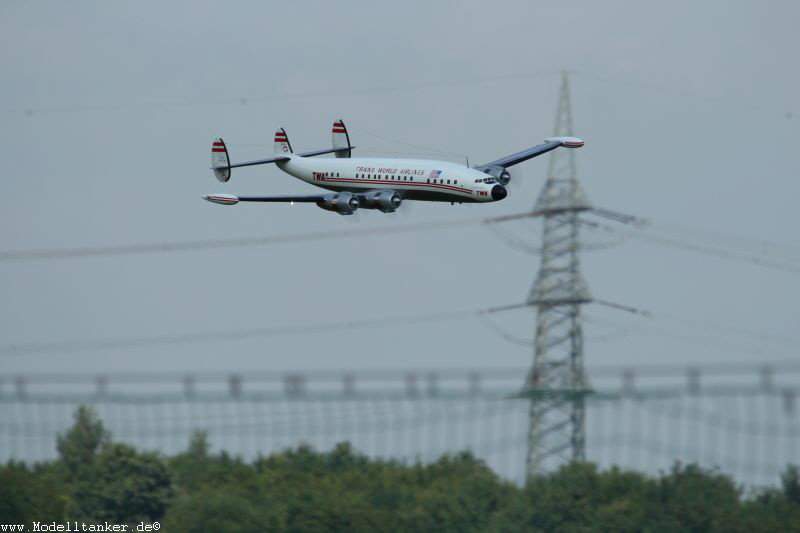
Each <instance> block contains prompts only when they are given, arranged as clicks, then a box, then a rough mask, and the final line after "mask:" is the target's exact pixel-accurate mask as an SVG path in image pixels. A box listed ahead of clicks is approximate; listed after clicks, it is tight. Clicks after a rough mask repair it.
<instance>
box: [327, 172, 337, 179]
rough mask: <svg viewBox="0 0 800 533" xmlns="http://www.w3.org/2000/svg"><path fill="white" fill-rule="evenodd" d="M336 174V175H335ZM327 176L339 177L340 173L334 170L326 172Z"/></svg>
mask: <svg viewBox="0 0 800 533" xmlns="http://www.w3.org/2000/svg"><path fill="white" fill-rule="evenodd" d="M334 174H336V176H334ZM325 177H326V178H334V177H336V178H338V177H339V173H338V172H335V173H334V172H326V173H325Z"/></svg>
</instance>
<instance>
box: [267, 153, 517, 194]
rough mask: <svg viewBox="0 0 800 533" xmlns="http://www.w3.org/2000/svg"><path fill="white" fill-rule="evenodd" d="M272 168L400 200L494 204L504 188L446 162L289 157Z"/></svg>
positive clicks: (334, 188) (326, 186) (317, 182)
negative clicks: (391, 194) (388, 194)
mask: <svg viewBox="0 0 800 533" xmlns="http://www.w3.org/2000/svg"><path fill="white" fill-rule="evenodd" d="M276 164H277V166H278V168H280V169H281V170H283V171H284V172H286V173H287V174H290V175H292V176H294V177H296V178H298V179H300V180H302V181H305V182H306V183H310V184H312V185H316V186H317V187H322V188H323V189H328V190H330V191H336V192H342V191H348V192H352V193H364V192H369V191H381V190H392V191H396V192H397V193H398V194H400V195H401V197H402V198H403V199H404V200H427V201H438V202H458V203H462V202H466V203H475V202H494V201H497V200H502V199H503V198H505V197H506V190H505V187H503V186H502V185H500V184H498V183H497V180H496V179H495V178H493V177H492V176H490V175H488V174H485V173H484V172H481V171H479V170H476V169H473V168H469V167H466V166H463V165H458V164H455V163H449V162H446V161H428V160H423V159H389V158H330V159H322V158H310V157H300V156H291V159H289V160H288V161H278V162H276Z"/></svg>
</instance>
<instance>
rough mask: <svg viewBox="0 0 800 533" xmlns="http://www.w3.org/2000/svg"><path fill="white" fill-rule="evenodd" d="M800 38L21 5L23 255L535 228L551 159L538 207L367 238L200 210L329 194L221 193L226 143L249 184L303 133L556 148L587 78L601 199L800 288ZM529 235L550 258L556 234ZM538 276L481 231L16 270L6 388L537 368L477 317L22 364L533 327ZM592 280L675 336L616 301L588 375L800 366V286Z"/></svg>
mask: <svg viewBox="0 0 800 533" xmlns="http://www.w3.org/2000/svg"><path fill="white" fill-rule="evenodd" d="M798 20H800V7H798V3H797V2H795V1H791V0H789V1H770V2H761V3H754V2H745V1H736V2H734V1H721V0H719V1H712V2H696V1H684V0H679V1H673V2H658V3H655V2H623V1H609V2H591V1H572V2H561V3H553V2H530V1H519V2H491V3H490V2H474V1H463V2H417V1H407V2H397V3H393V4H392V5H388V4H386V3H380V2H282V3H273V2H254V1H253V2H222V3H221V2H206V1H192V2H153V1H140V2H100V1H96V0H95V1H71V2H61V1H17V0H4V1H0V30H1V31H0V65H1V66H2V74H0V116H2V127H0V136H1V137H0V159H1V160H2V161H3V162H4V163H5V171H4V180H3V183H4V188H3V191H4V199H3V200H2V206H3V207H2V210H0V224H2V227H3V228H4V230H3V231H2V232H0V251H15V250H32V249H37V250H38V249H52V248H71V247H93V246H106V245H108V246H117V245H126V244H137V243H161V242H172V241H185V240H202V239H235V238H243V237H245V238H246V237H259V236H272V235H285V234H293V233H303V232H312V231H318V230H331V229H355V230H357V229H361V228H370V227H392V228H396V227H398V226H402V225H404V224H418V223H426V222H430V223H435V222H440V221H449V220H460V219H470V218H473V219H475V218H479V217H482V216H499V215H504V214H509V213H516V212H521V211H525V210H529V209H530V208H531V207H532V205H533V203H534V202H535V200H536V197H537V195H538V192H539V190H540V189H541V186H542V183H543V180H544V178H545V173H546V172H545V171H546V168H547V159H546V157H543V158H536V159H533V160H530V161H528V162H526V163H524V164H523V165H520V166H519V170H520V171H521V174H522V177H521V180H520V183H519V184H518V185H519V186H518V187H515V188H513V189H512V191H511V195H510V197H509V198H507V199H506V200H504V201H502V202H498V203H495V204H492V205H481V206H453V207H451V206H450V205H449V204H424V203H416V204H415V205H414V207H413V210H412V211H411V212H410V213H409V214H408V217H404V216H403V215H398V214H395V215H383V214H381V213H372V212H367V213H363V215H364V216H362V217H361V219H360V221H359V222H356V223H353V222H351V221H350V220H348V217H341V216H338V215H336V214H334V213H330V212H326V211H323V210H321V209H318V208H316V207H315V206H313V205H306V206H294V207H290V206H287V205H241V206H237V207H223V206H219V205H214V204H210V203H208V202H204V201H202V200H201V199H200V197H201V195H203V194H206V193H216V192H227V193H234V194H235V193H240V194H304V193H311V192H313V191H314V190H315V189H313V188H312V187H311V186H310V185H306V184H304V183H302V182H300V181H298V180H296V179H294V178H292V177H290V176H288V175H286V174H283V173H282V172H280V171H279V170H278V169H277V168H275V167H273V166H262V167H253V168H246V169H239V170H236V171H234V172H233V177H232V179H231V181H230V182H229V183H227V184H220V183H218V182H217V181H216V180H215V179H214V176H213V174H212V172H211V171H210V170H209V169H208V167H209V161H210V157H209V149H210V143H211V141H212V139H213V138H214V137H216V136H222V137H223V138H224V139H225V140H226V141H227V142H228V144H229V149H230V152H231V157H232V159H234V160H243V159H250V158H257V157H260V156H263V155H265V154H267V155H268V154H271V152H272V142H271V140H272V134H273V132H274V130H275V128H277V127H279V126H283V127H284V128H286V130H287V132H288V134H289V138H290V140H291V141H292V144H293V146H294V147H295V149H296V150H301V149H314V148H323V147H327V146H329V143H330V127H331V122H332V121H333V120H334V119H336V118H339V117H341V118H343V119H344V121H345V123H346V124H347V125H348V127H349V128H350V134H351V139H352V141H353V143H354V144H355V145H356V146H357V147H358V150H357V151H358V152H359V153H362V154H368V155H377V154H380V153H396V152H403V153H406V154H410V155H415V156H419V155H425V156H432V154H430V153H428V154H426V153H425V151H424V150H422V149H421V148H416V147H414V146H410V145H417V146H420V147H429V148H430V149H432V150H433V149H435V150H439V151H442V152H448V153H450V154H456V155H457V154H465V155H468V156H469V160H470V162H471V163H473V164H477V163H481V162H486V161H490V160H492V159H495V158H497V157H500V156H504V155H507V154H509V153H512V152H514V151H517V150H520V149H522V148H526V147H529V146H533V145H535V144H537V143H539V142H540V140H541V139H542V138H544V137H546V136H549V135H551V134H552V130H553V123H554V115H555V109H556V103H557V96H558V88H559V83H560V74H559V72H560V71H561V70H564V69H568V70H570V71H571V72H572V75H571V84H572V105H573V111H574V122H575V133H576V134H577V135H579V136H581V137H583V138H584V139H585V140H586V146H585V147H584V148H582V149H581V150H580V151H579V152H578V154H577V157H578V167H579V177H580V179H581V182H582V184H583V186H584V189H585V190H586V192H587V194H588V195H589V197H590V199H591V200H592V201H593V202H594V204H595V205H597V206H601V207H606V208H611V209H615V210H619V211H622V212H626V213H631V214H635V215H638V216H641V217H645V218H647V219H649V220H651V221H652V222H653V224H654V226H653V228H654V229H653V230H651V231H656V230H658V231H667V230H669V231H670V232H671V233H670V235H671V236H672V237H674V238H677V239H681V240H691V239H694V240H693V241H692V242H700V243H701V244H702V245H704V246H705V245H708V246H711V245H714V246H717V245H723V244H724V245H726V246H731V247H733V249H735V250H738V251H744V252H745V253H750V254H756V255H759V257H761V258H764V259H769V260H780V261H782V262H784V263H787V264H790V265H800V240H798V237H797V231H796V229H797V228H798V227H800V210H798V209H797V200H798V198H800V180H799V179H798V178H799V177H800V150H798V149H797V146H798V141H800V102H799V101H798V96H797V95H798V94H800V70H798V68H797V57H798V52H800V32H798V31H797V21H798ZM150 104H158V105H150ZM390 139H391V140H390ZM393 140H396V141H400V142H395V141H393ZM401 142H402V143H407V144H402V143H401ZM504 229H505V230H506V231H509V232H511V233H512V234H513V235H515V236H516V237H517V238H519V239H523V240H525V241H527V242H528V243H530V244H531V245H536V243H538V241H539V240H540V231H541V226H540V225H539V224H538V223H536V222H531V221H527V222H519V223H511V224H509V225H507V226H505V227H504ZM718 233H724V235H719V234H718ZM659 235H666V233H660V234H659ZM585 237H586V240H587V241H588V242H590V243H594V244H598V243H608V242H610V241H614V239H615V238H616V237H615V236H613V235H603V234H596V233H585ZM697 239H699V241H698V240H697ZM759 239H765V240H767V241H770V242H774V243H779V244H781V246H767V245H764V244H760V243H759V242H756V241H758V240H759ZM764 253H766V255H764ZM538 262H539V258H538V257H537V256H534V255H528V254H525V253H520V252H519V251H517V250H514V249H512V248H511V247H509V245H508V244H507V243H506V242H504V241H503V240H502V239H501V238H499V237H498V236H497V235H495V234H494V233H492V232H491V231H489V230H487V229H485V228H483V227H481V226H479V225H474V224H473V225H465V226H464V227H463V228H455V229H447V230H438V229H432V230H430V231H426V232H415V233H408V234H387V235H379V236H369V237H362V238H358V239H340V240H333V239H332V240H327V241H314V242H298V243H289V244H277V245H271V246H261V247H250V248H235V249H227V250H208V251H186V252H178V253H168V254H167V253H165V254H150V255H137V256H115V257H84V258H71V259H59V260H47V259H41V260H28V261H0V277H1V279H2V293H3V298H2V304H1V305H0V338H2V343H0V344H2V347H0V348H2V349H3V350H5V351H4V352H3V353H2V354H0V373H4V372H40V371H48V372H71V371H127V370H143V371H154V372H158V371H186V370H194V369H197V370H224V371H230V370H244V371H246V370H269V369H274V370H281V369H311V368H356V369H358V368H376V367H383V368H385V367H391V368H398V367H399V368H409V367H482V366H524V365H528V364H530V361H531V359H532V348H530V347H525V346H519V345H516V344H513V343H510V342H507V341H506V340H503V339H502V338H500V337H499V336H498V335H497V334H496V333H494V332H492V331H490V330H488V329H486V328H485V327H483V326H482V325H481V324H480V322H478V321H476V320H474V319H462V320H455V321H451V322H440V323H435V324H429V325H402V324H398V325H396V326H394V327H375V328H372V329H359V330H352V329H348V330H343V331H340V332H325V333H314V334H306V335H294V336H278V337H269V338H256V339H247V340H229V341H225V340H224V339H221V341H220V342H200V343H194V344H171V345H165V346H159V347H155V348H154V347H142V348H126V349H113V350H77V351H69V352H61V351H57V352H54V353H36V354H33V353H31V354H9V352H8V347H9V345H19V346H25V345H27V344H29V343H33V342H50V341H54V342H58V341H74V340H81V341H82V340H92V339H98V340H102V339H119V338H136V337H149V336H161V335H192V334H208V333H214V332H225V331H236V330H246V329H253V328H263V327H272V326H298V325H302V324H307V323H321V322H329V321H338V320H349V319H353V320H359V319H366V318H384V317H401V316H411V315H415V314H419V313H427V312H438V311H442V312H449V311H459V310H471V309H479V308H484V307H491V306H495V305H506V304H512V303H518V302H521V301H523V300H524V299H525V298H526V297H527V294H528V291H529V289H530V286H531V284H532V282H533V279H534V277H535V275H536V271H537V268H538ZM583 268H584V276H585V278H586V279H587V281H588V283H589V286H590V289H591V290H592V292H593V294H594V295H595V296H596V297H597V298H601V299H605V300H610V301H614V302H619V303H622V304H627V305H632V306H636V307H640V308H644V309H648V310H650V311H652V312H653V314H654V317H655V318H653V319H652V320H642V319H637V318H635V317H631V316H628V315H626V314H624V313H621V312H618V311H613V310H608V309H604V308H601V307H597V306H588V307H587V308H586V315H587V316H588V317H590V318H593V319H595V320H596V321H595V322H587V324H586V336H587V341H586V361H587V364H589V365H604V364H617V363H629V364H651V363H665V362H690V361H692V362H698V361H699V362H722V361H733V360H736V361H765V360H778V359H781V360H786V359H792V358H796V357H797V356H796V355H795V349H794V346H796V343H797V340H800V334H798V333H797V326H798V320H797V317H798V316H799V314H800V313H798V311H799V310H798V301H800V286H799V285H798V281H800V274H798V273H797V271H795V272H785V271H780V270H775V269H770V268H766V267H764V266H759V265H754V264H748V263H746V262H744V261H733V260H727V259H724V258H720V257H710V256H706V255H700V254H697V253H692V252H690V251H682V250H678V249H675V248H666V247H661V246H656V245H654V244H651V243H647V242H643V241H641V240H636V239H631V240H627V241H625V242H621V243H620V244H618V245H616V246H612V247H607V248H603V249H601V250H597V251H592V252H587V253H586V254H584V256H583ZM533 319H534V313H533V311H529V310H523V311H516V312H512V313H507V314H504V315H498V316H497V317H495V318H494V319H493V320H494V321H495V323H496V324H497V325H499V326H501V327H502V328H503V329H504V330H505V331H507V332H508V333H509V334H511V335H514V336H516V337H520V338H528V339H530V338H531V337H532V335H533ZM680 320H687V321H689V322H692V323H695V324H696V323H697V322H698V321H702V322H703V324H706V323H711V324H713V325H718V326H720V327H719V328H717V329H714V328H713V327H711V326H709V325H706V326H704V327H690V326H688V325H686V324H682V323H681V322H680ZM603 321H613V322H614V323H613V324H611V325H608V324H606V323H605V322H603ZM723 327H727V328H732V330H734V331H736V330H746V331H748V332H753V334H752V335H736V334H734V333H732V332H731V331H726V330H725V329H723ZM759 336H763V338H762V339H759V338H758V337H759Z"/></svg>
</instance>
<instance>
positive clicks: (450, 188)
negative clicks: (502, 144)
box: [317, 178, 472, 194]
mask: <svg viewBox="0 0 800 533" xmlns="http://www.w3.org/2000/svg"><path fill="white" fill-rule="evenodd" d="M317 181H325V182H329V183H357V184H359V185H363V186H365V187H369V185H370V184H378V185H397V186H400V185H411V186H414V187H432V188H435V189H443V190H446V191H451V192H463V193H466V194H472V190H471V189H464V188H463V187H456V186H454V185H446V184H444V183H422V182H419V181H399V182H398V181H392V180H370V179H358V178H322V180H317Z"/></svg>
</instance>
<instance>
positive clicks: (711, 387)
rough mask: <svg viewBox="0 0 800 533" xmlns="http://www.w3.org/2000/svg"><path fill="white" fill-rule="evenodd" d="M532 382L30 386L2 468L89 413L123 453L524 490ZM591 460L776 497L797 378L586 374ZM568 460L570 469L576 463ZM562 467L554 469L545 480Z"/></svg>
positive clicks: (9, 416) (390, 379)
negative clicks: (398, 468)
mask: <svg viewBox="0 0 800 533" xmlns="http://www.w3.org/2000/svg"><path fill="white" fill-rule="evenodd" d="M525 372H526V371H525V370H524V369H478V370H467V371H458V370H437V371H424V372H395V371H383V372H358V373H355V372H352V373H348V372H345V373H335V372H318V373H306V374H298V373H289V374H272V373H271V374H265V373H261V374H258V373H250V374H230V375H219V374H191V375H178V374H171V375H164V374H161V375H152V374H126V375H100V376H87V375H43V374H39V375H29V376H5V377H4V379H3V380H2V381H0V460H2V461H6V460H9V459H17V460H24V461H28V462H34V461H41V460H47V459H52V458H54V457H55V456H56V449H55V441H56V436H57V435H58V434H59V433H61V432H64V431H65V430H66V429H67V428H68V427H69V426H70V424H71V423H72V413H73V412H74V410H75V408H76V407H77V406H78V405H80V404H87V405H91V406H92V407H93V408H94V409H95V410H96V412H97V413H98V414H99V416H100V417H101V418H102V420H103V422H104V424H105V425H106V427H107V428H108V429H109V430H110V431H111V433H112V435H113V437H114V438H115V439H117V440H122V441H126V442H129V443H131V444H133V445H135V446H137V447H139V448H141V449H149V450H158V451H160V452H162V453H165V454H174V453H176V452H179V451H181V450H183V449H185V448H186V446H187V445H188V442H189V439H190V437H191V435H192V434H193V432H194V431H197V430H204V431H206V432H207V433H208V436H209V440H210V443H211V445H212V447H213V448H216V449H224V450H226V451H228V452H229V453H231V454H234V455H240V456H242V457H244V458H247V459H249V458H253V457H256V456H258V455H259V454H261V455H266V454H269V453H271V452H274V451H278V450H281V449H284V448H286V447H289V446H295V445H297V444H299V443H301V442H305V443H309V444H311V445H313V446H314V447H315V448H318V449H328V448H330V447H332V446H333V445H334V444H335V443H337V442H341V441H345V440H346V441H350V442H351V443H352V444H353V445H354V447H355V448H357V449H359V450H360V451H362V452H364V453H366V454H368V455H370V456H374V457H384V458H394V459H398V460H405V461H417V460H420V461H431V460H434V459H436V458H437V457H439V456H440V455H441V454H443V453H451V452H456V451H460V450H471V451H472V452H473V453H474V454H476V455H477V456H479V457H481V458H483V459H484V460H485V461H486V462H487V464H489V465H490V466H491V467H492V468H493V469H494V470H495V471H496V472H498V473H499V474H500V475H502V476H504V477H506V478H509V479H513V480H516V481H522V479H523V477H524V464H525V461H524V456H525V448H526V435H527V425H528V419H527V416H528V400H527V399H526V397H525V395H524V394H520V391H521V386H522V383H524V381H525V380H524V376H525ZM589 375H590V376H591V380H592V384H593V391H594V392H593V393H592V394H590V395H588V396H587V397H586V402H587V417H586V420H587V422H586V423H587V428H586V429H587V431H586V432H587V444H586V446H587V448H586V452H587V458H588V459H589V460H591V461H593V462H596V463H598V464H599V465H600V466H601V467H608V466H611V465H619V466H622V467H626V468H634V469H637V470H642V471H647V472H651V473H655V472H658V471H659V470H665V469H668V468H669V467H670V466H671V465H672V464H673V463H674V462H675V461H681V462H696V463H699V464H701V465H703V466H706V467H717V468H719V469H720V470H721V471H723V472H726V473H729V474H731V475H733V476H735V477H736V479H737V481H739V482H742V483H745V484H748V485H774V484H775V483H777V482H778V480H779V474H780V472H782V471H783V470H784V469H785V467H786V465H787V464H788V463H800V422H799V421H798V416H797V408H796V397H797V394H798V393H800V380H798V379H797V378H798V377H800V365H793V364H788V363H784V364H775V365H766V366H760V367H758V368H754V367H752V366H735V365H734V366H731V365H728V366H725V367H705V368H700V367H696V368H689V369H684V368H677V367H646V368H639V369H630V368H600V369H593V370H590V373H589ZM568 453H569V452H568V451H565V455H568ZM559 461H560V459H559V458H554V459H553V460H552V462H551V463H550V465H549V466H551V467H553V466H555V465H556V464H557V463H558V462H559Z"/></svg>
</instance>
